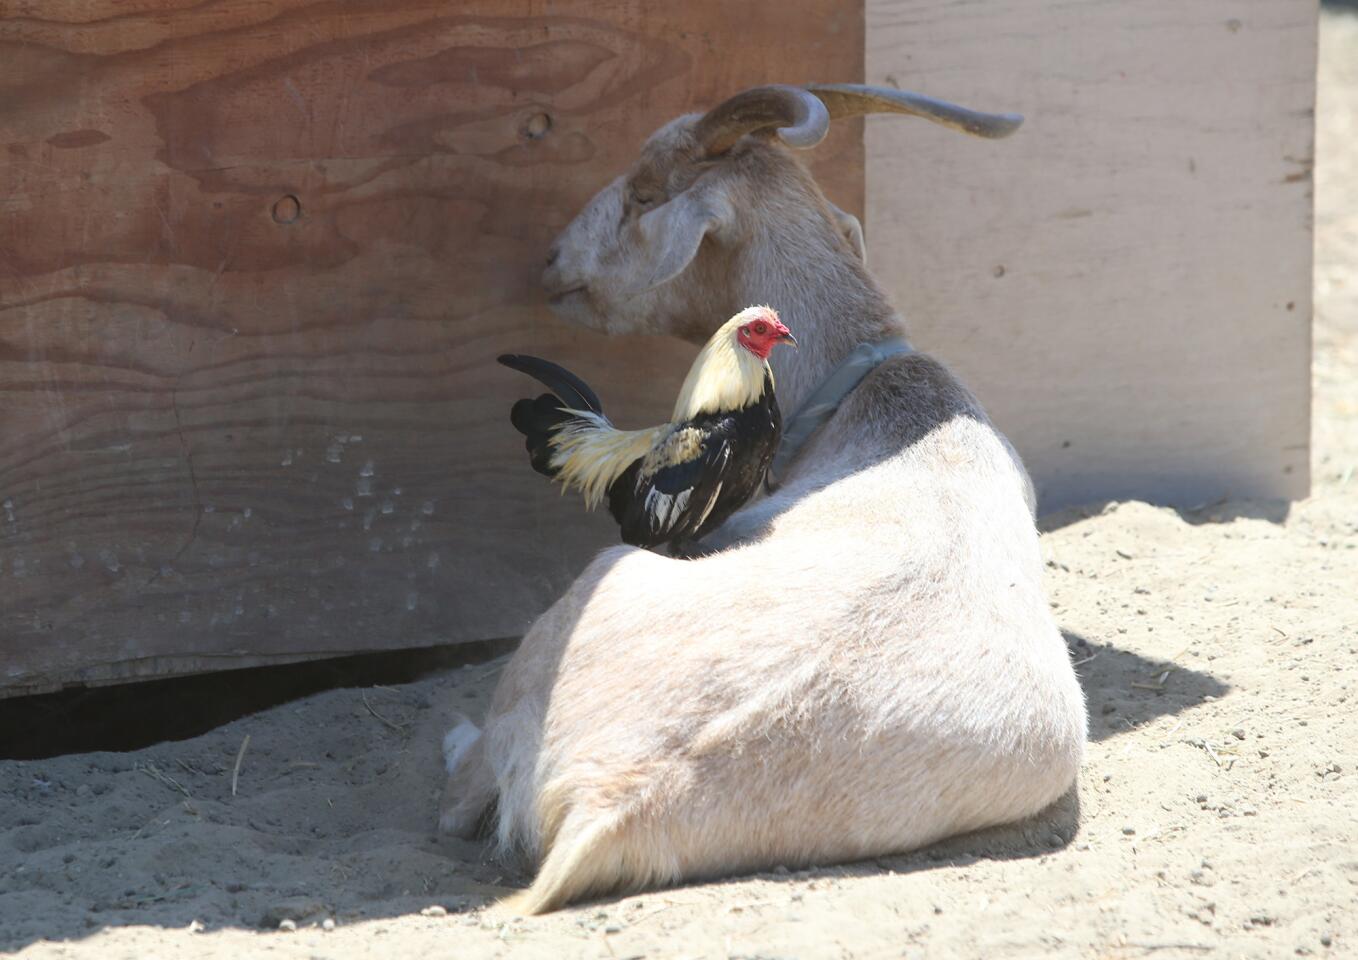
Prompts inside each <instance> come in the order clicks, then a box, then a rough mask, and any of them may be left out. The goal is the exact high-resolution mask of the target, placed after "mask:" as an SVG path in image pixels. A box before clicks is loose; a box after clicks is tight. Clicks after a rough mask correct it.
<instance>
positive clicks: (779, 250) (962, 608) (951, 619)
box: [441, 86, 1086, 912]
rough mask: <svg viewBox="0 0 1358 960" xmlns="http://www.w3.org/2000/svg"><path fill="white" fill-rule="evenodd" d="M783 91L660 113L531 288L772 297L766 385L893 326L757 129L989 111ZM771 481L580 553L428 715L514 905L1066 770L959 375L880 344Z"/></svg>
mask: <svg viewBox="0 0 1358 960" xmlns="http://www.w3.org/2000/svg"><path fill="white" fill-rule="evenodd" d="M809 89H811V90H813V91H815V93H816V95H814V96H813V95H812V94H811V93H808V92H807V91H806V90H802V89H798V88H790V87H763V88H757V89H755V90H751V91H746V92H745V93H743V94H740V95H738V96H737V97H734V98H732V100H730V101H727V102H726V103H724V104H722V105H721V106H718V107H717V108H715V109H714V110H712V111H710V112H709V113H707V114H706V115H702V116H697V115H694V116H686V117H681V118H679V119H677V120H675V121H673V122H672V123H669V124H668V125H666V126H664V127H662V128H661V129H660V130H659V131H657V132H656V133H655V134H654V135H653V136H652V137H651V138H650V140H649V141H648V142H647V143H646V145H645V146H644V148H643V149H642V153H641V158H640V160H639V161H638V162H637V163H636V165H635V166H634V167H633V168H632V169H631V170H630V171H629V172H628V173H627V174H626V175H625V176H623V177H619V178H618V179H617V180H615V181H614V182H613V183H611V184H610V185H609V186H607V187H605V188H604V189H603V190H602V191H601V192H600V193H599V194H598V195H597V196H596V197H595V198H594V199H593V200H592V201H591V202H590V204H589V205H588V206H587V207H586V208H585V210H584V211H583V212H582V213H581V214H580V215H579V216H578V217H577V218H576V220H575V221H574V222H572V223H571V224H570V226H569V227H567V229H566V230H565V232H564V233H563V234H562V236H561V238H560V239H559V240H558V242H557V244H556V245H555V247H554V248H553V252H552V254H551V259H550V261H549V267H548V270H547V272H546V275H545V278H544V280H545V284H546V286H547V288H548V292H549V294H550V295H551V302H552V304H553V306H554V307H555V309H556V311H557V312H558V313H559V314H560V315H561V316H563V317H565V318H567V319H569V320H572V321H574V322H576V323H579V324H582V325H584V326H588V327H591V328H594V329H597V330H602V331H606V332H608V333H668V334H674V335H677V336H680V337H684V338H686V339H688V340H691V341H693V342H701V341H703V340H705V339H706V338H707V337H708V336H709V335H710V334H711V333H712V330H713V328H714V327H715V326H716V325H717V324H718V323H719V322H720V321H721V320H722V319H723V318H725V317H729V316H731V315H732V314H733V313H735V312H736V311H737V310H739V309H740V308H742V307H745V306H747V305H749V304H752V303H769V304H772V305H774V306H775V308H776V309H777V310H778V311H779V312H780V314H781V315H782V316H783V317H784V318H785V319H786V321H787V322H788V324H789V325H790V326H791V327H792V329H794V330H796V332H797V336H798V338H799V339H801V340H802V341H803V347H802V349H801V350H800V351H788V352H787V354H786V355H782V356H778V357H777V358H776V359H775V361H774V367H775V372H776V375H777V378H778V395H779V402H780V404H782V406H783V409H784V410H787V411H789V412H790V411H794V410H796V409H797V407H798V405H799V403H800V402H801V400H802V399H803V398H804V397H805V396H806V395H807V394H808V392H809V391H810V390H812V389H813V388H814V387H815V385H816V384H817V383H818V382H819V381H820V380H821V379H822V378H823V377H825V376H826V374H827V373H828V372H829V371H831V370H832V369H833V368H834V367H835V366H836V364H837V363H839V362H840V361H841V360H842V358H844V357H845V356H846V355H847V354H848V353H849V351H850V350H852V348H853V347H854V346H855V345H856V344H858V343H860V342H864V341H878V340H882V339H885V338H889V337H894V336H900V335H901V333H902V327H901V322H900V320H899V318H898V317H897V316H896V314H895V313H894V312H893V311H892V309H891V307H890V305H889V304H888V303H887V302H886V299H885V298H884V296H883V294H882V292H881V290H880V289H879V288H878V286H877V285H876V284H875V283H874V282H873V280H872V279H871V277H870V276H869V275H868V274H867V272H866V270H865V268H864V266H863V263H862V258H861V231H859V230H858V224H857V221H856V220H853V218H852V217H848V216H847V215H845V214H843V213H841V212H839V211H837V210H834V209H832V208H831V207H830V205H829V204H828V203H827V201H826V199H825V197H824V196H823V195H822V194H821V192H820V190H819V188H818V187H817V186H816V184H815V182H814V181H813V180H812V178H811V176H810V174H809V173H808V172H807V171H806V169H805V167H804V166H803V165H802V163H801V162H800V161H799V160H798V159H797V158H796V157H795V156H794V155H793V154H792V153H791V151H789V150H788V149H787V147H786V146H785V144H791V145H793V146H798V147H807V146H812V145H814V144H815V143H816V142H818V141H819V140H820V139H821V137H823V136H824V134H825V131H826V128H827V126H828V124H829V121H830V119H831V118H832V117H835V116H845V115H851V114H855V113H859V114H861V113H866V112H873V111H886V110H890V111H893V112H898V113H915V114H920V115H927V116H929V117H930V118H931V119H935V120H937V121H939V122H943V123H946V124H949V125H952V126H957V127H960V128H963V129H966V130H968V131H969V132H973V133H975V132H979V133H983V134H987V135H1002V133H1003V132H1006V125H1007V126H1008V128H1012V126H1013V125H1014V124H1015V122H1016V121H1015V120H1014V119H1013V118H1006V117H990V116H986V115H982V114H973V113H971V112H970V111H965V110H963V109H961V108H959V107H952V106H950V105H947V104H941V103H939V102H937V101H930V100H927V99H925V98H918V97H915V96H914V95H910V94H902V93H899V92H897V91H884V90H872V89H869V88H861V87H848V86H835V87H828V86H827V87H812V88H809ZM827 107H828V111H827ZM775 131H776V133H775ZM779 140H781V141H782V142H781V143H780V142H779ZM849 221H852V223H849ZM855 234H857V236H858V238H859V239H858V242H857V245H855V243H854V241H853V237H854V235H855ZM846 241H847V242H846ZM781 479H782V481H783V482H782V486H781V487H780V488H779V489H778V491H777V492H776V493H774V494H773V495H771V496H768V497H766V498H764V499H762V500H760V501H758V502H756V503H753V504H751V505H749V506H747V507H746V508H745V509H744V510H742V511H740V512H738V513H737V514H735V515H734V516H733V517H732V518H731V519H730V520H729V521H728V522H727V523H726V525H725V526H723V527H722V528H720V529H718V530H717V531H716V532H715V533H714V534H712V535H711V536H710V537H709V538H708V540H707V541H704V544H703V546H704V548H705V549H706V550H707V551H710V552H706V553H705V554H704V555H702V556H701V557H699V558H695V559H687V560H685V559H675V558H671V557H665V556H660V555H657V554H654V553H649V552H647V551H644V550H638V549H633V548H628V547H618V548H613V549H609V550H605V551H604V552H602V553H601V554H600V555H599V556H598V557H597V558H596V559H595V560H594V562H593V563H591V564H590V565H589V567H588V568H587V569H586V570H585V571H584V573H582V574H581V575H580V577H579V579H577V580H576V581H575V583H574V584H573V585H572V586H571V588H570V589H569V590H568V591H567V592H566V594H565V596H563V597H562V598H561V600H559V601H558V602H557V603H556V604H555V605H554V606H553V607H552V608H551V609H550V610H548V611H547V612H546V613H545V614H543V616H542V617H541V618H540V619H539V620H538V621H537V622H536V623H535V624H534V625H533V627H532V629H531V630H530V631H529V633H528V635H527V636H526V637H525V638H524V640H523V643H522V645H521V646H520V647H519V649H518V651H517V652H516V653H515V654H514V655H513V657H512V659H511V660H510V661H509V663H508V665H507V666H506V667H505V669H504V673H503V675H502V676H501V679H500V683H499V687H498V689H497V690H496V692H495V696H494V701H493V704H492V706H491V708H490V711H489V715H488V716H487V717H486V719H485V724H484V735H481V734H479V732H478V731H477V729H476V728H475V726H474V725H472V724H471V722H470V721H465V722H464V723H463V724H461V725H460V726H459V727H458V728H456V729H454V730H453V731H452V732H451V733H450V734H449V738H448V741H447V742H446V744H445V749H446V752H447V756H448V762H449V764H448V765H449V771H450V776H449V784H448V791H447V796H446V798H445V804H444V810H443V816H442V820H441V824H442V826H443V828H444V829H445V830H447V831H450V832H453V833H457V834H461V835H470V834H472V833H474V831H475V830H476V828H477V825H478V823H481V822H482V818H483V817H484V816H486V815H487V813H488V811H491V810H493V811H494V813H493V820H494V823H495V826H496V832H497V834H498V839H499V843H500V846H501V848H502V850H503V851H505V852H517V853H521V854H523V855H526V856H527V857H528V858H529V860H530V861H531V862H533V863H535V864H537V865H538V866H539V870H538V873H537V877H536V879H535V880H534V882H533V884H532V886H531V888H530V889H529V890H528V891H526V893H525V894H523V895H521V897H520V898H519V899H518V900H517V902H516V903H514V904H513V907H512V908H513V909H517V910H519V911H522V912H541V911H546V910H551V909H555V908H557V907H560V906H562V905H564V904H566V903H568V902H570V901H573V900H576V899H579V898H581V897H585V896H588V895H591V894H601V893H607V892H612V891H620V890H638V889H641V888H644V887H651V886H655V885H660V884H669V883H674V882H677V881H679V880H682V879H688V878H697V877H711V876H716V875H721V874H728V873H733V872H739V871H749V870H756V869H760V868H770V867H773V866H775V865H779V864H785V865H788V866H790V867H798V866H803V865H809V864H821V863H831V862H836V861H846V860H852V859H856V858H862V857H870V856H874V855H882V854H887V853H893V852H901V851H906V850H910V849H912V848H917V847H920V846H922V845H925V844H928V843H930V842H932V841H935V840H938V839H940V838H943V837H946V836H949V835H952V834H957V833H961V832H964V831H969V830H974V829H977V828H980V827H985V826H989V825H994V824H1000V823H1006V822H1010V821H1014V820H1018V819H1021V818H1023V817H1026V816H1028V815H1030V814H1033V813H1035V812H1037V811H1039V810H1041V809H1042V808H1044V807H1046V806H1047V805H1048V804H1050V803H1052V802H1053V801H1054V800H1056V799H1057V798H1058V797H1060V796H1061V795H1062V794H1063V793H1065V792H1066V791H1067V790H1068V789H1069V788H1070V787H1071V784H1072V782H1073V780H1074V777H1075V774H1076V770H1077V768H1078V766H1079V763H1080V758H1081V754H1082V751H1083V745H1084V741H1085V732H1086V727H1085V711H1084V702H1083V697H1082V695H1081V691H1080V688H1079V685H1078V683H1077V682H1076V679H1075V674H1074V671H1073V670H1072V669H1071V665H1070V661H1069V659H1068V655H1067V652H1066V647H1065V644H1064V643H1063V641H1062V638H1061V635H1060V632H1059V631H1058V630H1057V627H1056V625H1055V623H1054V622H1053V620H1052V617H1051V614H1050V612H1049V610H1048V606H1047V600H1046V597H1045V596H1044V593H1043V589H1042V563H1041V559H1040V554H1039V549H1038V538H1037V532H1036V530H1035V529H1034V526H1033V520H1032V514H1031V500H1030V498H1031V493H1030V488H1029V486H1028V482H1027V476H1026V474H1025V473H1024V471H1023V468H1022V466H1021V464H1020V463H1019V462H1018V459H1017V457H1016V456H1015V455H1014V454H1013V451H1012V448H1011V447H1010V446H1009V445H1008V443H1007V442H1006V441H1005V439H1004V438H1003V437H1002V436H1001V435H1000V434H999V433H998V432H997V431H996V430H995V428H994V427H993V426H992V425H991V424H990V422H989V420H988V419H987V418H986V415H985V413H984V412H983V411H982V409H981V407H980V406H979V404H978V403H977V401H976V400H975V398H974V397H973V396H972V395H971V394H970V393H969V392H968V391H967V390H966V388H964V387H963V386H962V385H961V384H959V383H958V381H957V380H956V379H954V378H953V376H952V375H951V374H949V373H948V371H947V370H946V369H944V367H943V366H942V365H940V364H939V363H938V362H937V361H935V360H932V359H930V358H928V357H926V356H923V355H920V354H918V353H915V354H910V355H905V356H900V357H897V358H895V359H892V360H889V361H887V362H886V363H884V364H883V365H881V366H880V367H878V368H877V369H876V370H875V371H874V372H872V373H871V374H869V375H868V377H867V378H866V379H865V380H864V381H863V382H862V383H861V384H860V385H859V386H858V388H857V389H856V390H854V391H853V392H852V393H851V394H849V396H848V397H847V398H846V399H845V401H844V403H843V404H842V406H841V407H840V409H839V410H838V412H837V413H836V414H835V415H834V417H833V419H832V420H830V421H829V422H828V423H827V424H826V425H825V426H824V427H823V428H822V429H821V430H820V431H819V432H818V434H817V435H816V436H815V437H813V439H812V440H811V442H810V443H809V444H808V445H807V446H806V447H805V448H804V450H803V451H802V453H801V454H800V456H799V457H798V459H797V460H796V461H795V462H794V464H793V466H792V468H791V469H790V470H789V471H788V473H787V476H786V477H783V478H781Z"/></svg>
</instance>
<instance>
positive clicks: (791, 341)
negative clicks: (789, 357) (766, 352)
mask: <svg viewBox="0 0 1358 960" xmlns="http://www.w3.org/2000/svg"><path fill="white" fill-rule="evenodd" d="M778 342H779V343H786V344H787V345H788V346H789V347H795V346H797V338H796V337H794V336H793V335H792V331H790V330H789V331H788V332H787V333H785V334H783V335H782V336H781V337H779V338H778Z"/></svg>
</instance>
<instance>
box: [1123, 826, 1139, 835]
mask: <svg viewBox="0 0 1358 960" xmlns="http://www.w3.org/2000/svg"><path fill="white" fill-rule="evenodd" d="M1122 832H1123V834H1124V835H1125V836H1128V837H1130V836H1134V835H1135V834H1136V827H1123V828H1122Z"/></svg>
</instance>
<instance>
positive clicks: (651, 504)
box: [499, 307, 797, 548]
mask: <svg viewBox="0 0 1358 960" xmlns="http://www.w3.org/2000/svg"><path fill="white" fill-rule="evenodd" d="M780 343H787V344H791V345H792V346H794V347H795V346H796V345H797V340H796V338H795V337H793V336H792V333H791V331H789V330H788V328H787V327H786V326H784V325H783V323H782V321H781V320H779V319H778V314H777V313H775V312H774V310H773V309H772V308H771V307H749V308H747V309H745V310H742V311H741V312H740V313H738V314H736V315H735V316H734V317H732V318H731V319H730V320H728V321H726V323H724V324H722V326H721V327H720V328H719V329H718V330H717V332H716V333H714V334H713V335H712V338H711V339H710V340H708V341H707V344H706V345H705V346H704V347H703V349H702V351H701V352H700V353H699V354H698V357H697V359H696V360H694V361H693V366H692V367H691V368H690V369H689V372H688V376H687V377H686V378H685V379H684V384H683V386H682V387H681V388H680V390H679V399H678V400H677V401H676V402H675V404H674V414H673V416H672V417H671V419H670V422H669V423H664V424H661V425H660V426H657V427H650V428H648V429H645V430H619V429H618V428H616V427H615V426H613V424H612V423H610V422H609V420H608V418H607V417H606V416H604V412H603V405H602V404H601V403H600V402H599V398H598V396H597V395H596V394H595V393H594V391H593V390H591V389H590V388H589V387H588V386H587V385H586V384H585V383H584V382H583V381H582V380H581V379H580V378H579V377H577V376H575V374H573V373H571V372H570V371H568V370H564V369H562V368H561V367H559V366H557V365H556V364H554V363H550V362H548V361H546V360H541V359H538V358H537V357H525V356H518V355H513V354H510V355H506V356H502V357H500V358H499V361H500V363H502V364H504V365H505V366H507V367H509V368H510V369H513V370H518V371H520V372H521V373H526V374H528V375H529V376H530V377H533V378H534V379H536V380H538V381H539V382H541V383H543V384H545V385H546V386H547V387H549V388H550V389H551V390H552V393H545V394H543V395H542V396H540V397H538V398H537V399H536V400H527V399H525V400H520V401H518V402H517V403H515V404H514V408H513V410H512V411H511V413H510V421H511V422H512V423H513V424H514V427H515V428H516V429H517V430H518V431H519V432H520V433H522V434H523V435H524V437H525V438H526V439H525V444H524V445H525V446H526V447H527V448H528V454H529V462H530V463H531V464H532V466H533V469H534V470H536V471H537V472H538V473H541V474H545V475H546V476H548V477H552V478H554V479H556V480H559V481H560V482H561V483H562V484H564V486H565V487H566V488H574V489H577V490H579V491H580V492H581V493H582V494H583V495H584V498H585V504H586V506H587V507H589V508H590V509H593V508H594V507H596V506H598V505H599V503H600V502H601V501H602V500H603V499H604V497H605V496H607V497H608V509H609V512H610V513H612V514H613V518H614V519H615V520H617V521H618V526H619V527H620V528H621V533H622V540H623V542H624V543H628V544H631V545H632V546H636V547H647V548H650V547H656V546H659V545H661V544H670V545H671V547H672V548H673V547H675V546H678V545H681V544H683V543H685V542H687V541H693V540H697V539H699V538H701V537H702V536H703V535H704V534H706V533H707V532H709V531H711V530H713V529H715V528H717V527H718V526H720V525H721V524H722V523H723V522H724V521H725V520H726V518H727V517H729V516H730V515H731V514H732V513H733V512H735V511H736V510H737V509H738V508H740V507H741V506H742V505H743V504H744V503H745V501H747V500H748V499H749V498H750V497H751V496H752V495H753V494H754V493H755V491H756V490H758V489H759V485H760V484H761V483H762V482H763V481H764V475H765V473H766V472H767V471H768V468H769V462H770V460H772V459H773V454H774V451H775V449H777V447H778V441H779V439H780V438H781V436H782V429H783V423H782V415H781V414H780V413H779V411H778V401H777V399H776V398H775V396H774V388H773V372H772V371H771V370H770V369H769V364H768V357H769V353H770V352H771V351H772V350H773V348H774V347H775V346H777V345H778V344H780Z"/></svg>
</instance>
